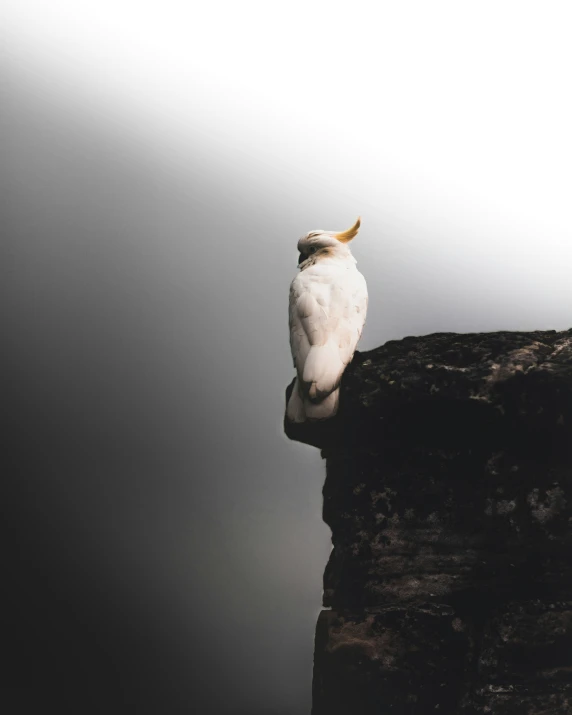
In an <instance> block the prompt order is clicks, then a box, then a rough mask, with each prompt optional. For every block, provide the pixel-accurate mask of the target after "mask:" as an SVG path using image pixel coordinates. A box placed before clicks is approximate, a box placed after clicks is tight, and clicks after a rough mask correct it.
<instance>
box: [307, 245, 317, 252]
mask: <svg viewBox="0 0 572 715" xmlns="http://www.w3.org/2000/svg"><path fill="white" fill-rule="evenodd" d="M308 253H316V246H310V248H309V249H308Z"/></svg>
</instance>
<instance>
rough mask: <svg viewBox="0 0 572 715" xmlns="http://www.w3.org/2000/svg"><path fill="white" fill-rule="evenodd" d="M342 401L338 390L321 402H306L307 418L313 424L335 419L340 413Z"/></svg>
mask: <svg viewBox="0 0 572 715" xmlns="http://www.w3.org/2000/svg"><path fill="white" fill-rule="evenodd" d="M339 401H340V388H339V387H338V388H336V389H335V390H334V391H333V392H330V394H329V395H328V396H327V397H325V398H324V399H323V400H322V401H321V402H310V400H305V401H304V411H305V413H306V418H307V419H308V420H309V421H310V422H312V421H313V420H327V419H329V418H330V417H333V416H334V415H335V414H336V412H337V411H338V404H339Z"/></svg>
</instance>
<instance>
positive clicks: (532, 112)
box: [1, 0, 572, 715]
mask: <svg viewBox="0 0 572 715" xmlns="http://www.w3.org/2000/svg"><path fill="white" fill-rule="evenodd" d="M209 7H210V9H203V8H200V7H199V6H198V5H197V6H196V7H195V6H194V4H193V3H191V4H182V3H175V2H162V3H152V2H149V3H137V4H135V3H131V2H116V3H113V4H112V3H106V2H99V3H95V2H91V0H90V1H89V2H83V3H81V7H80V5H77V4H72V3H71V2H70V1H66V0H55V1H54V2H52V3H50V4H49V6H48V5H46V6H45V7H44V6H43V4H42V3H38V2H36V1H34V0H19V2H18V3H16V2H13V3H8V5H7V8H8V12H7V23H6V27H7V42H6V48H7V50H6V52H5V60H6V61H5V62H4V69H3V75H2V97H3V100H2V155H3V158H2V164H1V175H2V194H3V199H2V206H3V209H2V211H3V214H4V217H3V225H4V229H5V231H4V233H5V240H3V248H2V254H3V255H2V261H1V266H2V267H1V270H2V284H3V286H4V287H6V288H7V291H6V297H5V300H4V301H3V308H2V312H3V317H4V318H5V320H6V325H7V327H8V331H9V332H8V333H7V335H9V341H8V346H9V350H8V351H7V367H6V370H5V371H4V373H5V377H6V378H7V391H8V394H9V396H10V397H11V398H12V400H11V401H10V409H9V419H10V423H11V426H12V428H13V431H12V432H11V447H12V449H11V450H10V460H11V461H10V479H9V480H8V485H9V487H10V488H9V490H8V498H7V499H5V500H4V502H5V504H6V505H7V515H6V524H7V526H8V535H9V537H10V543H11V545H13V547H14V548H13V557H12V562H13V565H14V573H15V574H16V575H15V576H14V577H13V578H11V579H9V590H10V595H11V604H12V608H11V609H10V610H9V613H11V614H13V616H12V617H11V618H10V621H11V625H12V626H13V631H14V638H13V640H12V641H10V646H11V648H12V652H13V657H12V665H13V675H12V676H11V682H12V686H13V689H14V691H15V693H16V694H17V696H18V700H19V702H20V705H21V712H22V713H24V712H28V711H29V710H27V709H26V708H27V707H29V704H30V703H32V702H34V703H37V702H40V703H42V705H43V706H44V707H46V709H48V706H50V707H51V706H55V707H56V709H57V711H58V712H60V713H62V714H63V713H68V712H69V713H74V715H75V714H76V713H92V712H94V713H100V712H101V713H103V712H105V713H116V712H117V713H137V715H139V714H140V713H145V714H146V713H150V714H154V713H166V714H167V715H169V714H170V713H173V714H174V715H176V714H177V713H189V712H200V713H205V714H208V713H211V712H212V713H219V712H226V713H238V714H240V713H245V715H246V714H248V715H256V714H257V713H260V715H298V714H299V713H300V714H301V713H308V712H309V707H310V685H311V668H312V654H313V634H314V626H315V621H316V617H317V614H318V612H319V610H320V603H321V595H322V581H321V579H322V573H323V569H324V567H325V564H326V561H327V558H328V555H329V551H330V541H329V530H328V529H327V527H326V526H325V525H324V524H323V523H322V521H321V487H322V483H323V478H324V467H323V464H322V462H321V460H320V458H319V454H318V453H317V450H314V449H312V448H310V447H305V446H302V445H298V444H293V443H290V442H288V440H287V439H286V438H285V437H284V436H283V435H282V431H281V429H282V416H283V409H284V390H285V387H286V385H287V384H288V383H289V382H290V380H291V379H292V377H293V368H292V361H291V358H290V354H289V345H288V330H287V300H288V298H287V296H288V286H289V282H290V281H291V279H292V278H293V277H294V275H295V273H296V264H297V254H296V243H297V240H298V238H299V237H300V236H301V235H302V234H304V233H306V232H307V231H309V230H312V229H318V228H323V229H333V230H343V229H345V228H347V227H349V226H350V225H351V224H353V222H354V221H355V218H356V217H357V216H358V215H361V216H362V229H361V231H360V233H359V236H358V237H357V238H356V239H355V242H354V244H355V247H354V249H353V250H354V255H355V256H356V258H357V260H358V267H359V268H360V270H361V271H362V273H363V274H364V275H365V277H366V279H367V281H368V286H369V293H370V304H369V313H368V320H367V323H366V327H365V330H364V334H363V338H362V341H361V343H360V349H361V350H367V349H371V348H374V347H376V346H378V345H380V344H383V343H384V342H385V341H387V340H389V339H398V338H401V337H404V336H406V335H414V334H427V333H431V332H435V331H443V330H447V331H459V332H471V331H481V330H482V331H488V330H497V329H509V330H516V329H519V330H532V329H537V328H538V329H550V328H554V329H566V328H569V327H570V325H571V322H572V321H571V319H570V313H571V305H572V281H570V278H569V275H570V272H571V269H570V263H571V260H570V259H571V257H572V248H571V246H572V236H571V233H572V218H571V217H570V210H569V197H570V195H571V189H572V186H571V184H572V174H571V173H570V166H572V161H571V160H572V140H571V138H570V136H571V135H570V132H569V127H570V124H571V120H572V116H571V115H572V109H571V99H570V93H569V92H568V91H566V87H567V85H568V84H569V78H568V76H567V67H569V66H571V62H570V60H571V59H572V58H571V57H570V55H571V54H572V50H571V49H570V46H569V43H568V41H567V38H566V32H565V27H566V25H565V22H563V17H564V15H563V14H564V11H565V4H564V3H562V4H559V3H554V4H551V5H550V8H546V7H543V8H542V10H540V6H538V5H534V4H527V3H503V4H502V8H501V7H499V5H498V4H492V3H491V4H488V3H479V5H478V7H477V6H476V5H475V6H473V7H472V8H469V7H468V6H464V9H463V10H460V9H459V8H458V4H454V3H431V4H430V8H431V11H430V12H429V11H428V10H427V9H424V7H425V6H424V5H423V4H421V3H419V4H417V3H399V8H400V9H396V8H395V7H394V4H391V3H387V4H385V3H381V4H380V5H379V7H378V8H377V10H376V11H375V12H374V11H373V10H372V9H371V8H368V7H367V6H366V5H362V4H360V3H358V4H357V5H352V10H351V11H350V10H348V9H342V6H339V7H338V6H336V5H335V3H334V4H332V3H328V4H327V5H325V4H322V3H309V4H304V5H303V6H302V5H297V4H296V3H288V5H281V4H280V5H278V4H276V6H274V5H272V9H270V6H269V5H268V4H265V5H261V4H260V3H246V4H243V3H239V4H237V5H236V6H234V5H232V6H231V5H230V4H227V3H216V4H212V6H209ZM348 7H349V6H348ZM428 7H429V6H428ZM239 8H240V9H239ZM343 8H345V6H343ZM13 712H19V711H13Z"/></svg>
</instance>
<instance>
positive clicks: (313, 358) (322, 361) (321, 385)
mask: <svg viewBox="0 0 572 715" xmlns="http://www.w3.org/2000/svg"><path fill="white" fill-rule="evenodd" d="M344 368H345V365H344V363H343V362H342V360H341V358H340V351H339V348H338V347H337V346H336V345H334V344H333V343H331V342H327V343H326V344H325V345H312V347H311V348H310V351H309V352H308V356H307V358H306V362H305V363H304V371H303V373H302V382H303V384H304V392H305V393H306V395H307V396H308V398H309V400H310V401H311V402H322V401H323V400H325V399H326V398H327V397H328V395H330V394H331V393H332V392H333V391H334V390H335V389H336V388H337V387H338V385H339V384H340V380H341V378H342V374H343V372H344Z"/></svg>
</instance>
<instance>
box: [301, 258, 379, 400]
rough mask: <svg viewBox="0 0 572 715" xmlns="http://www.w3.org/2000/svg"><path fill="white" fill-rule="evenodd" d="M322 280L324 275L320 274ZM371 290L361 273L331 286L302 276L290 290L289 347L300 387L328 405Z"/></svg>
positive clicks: (357, 335) (340, 278)
mask: <svg viewBox="0 0 572 715" xmlns="http://www.w3.org/2000/svg"><path fill="white" fill-rule="evenodd" d="M322 276H323V274H322ZM366 308H367V288H366V286H365V279H364V278H363V276H362V275H361V274H360V273H358V272H357V271H351V272H348V273H345V272H344V273H343V274H341V275H340V273H339V272H336V273H335V274H334V275H333V276H332V280H331V281H327V282H324V281H323V280H318V281H314V280H312V278H311V276H309V275H307V276H304V275H303V274H300V275H299V276H298V277H297V278H295V279H294V281H292V284H291V287H290V345H291V348H292V356H293V358H294V366H295V367H296V371H297V373H298V377H299V378H300V383H301V387H302V389H303V390H304V391H307V393H308V395H309V396H310V399H312V400H320V399H324V398H325V397H326V396H327V395H328V394H330V393H331V392H332V391H333V390H335V389H336V387H337V386H338V385H339V383H340V380H341V377H342V374H343V371H344V369H345V367H346V365H347V364H348V363H349V362H350V361H351V359H352V356H353V354H354V351H355V348H356V345H357V342H358V340H359V338H360V335H361V331H362V329H363V324H364V321H365V311H366Z"/></svg>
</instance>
